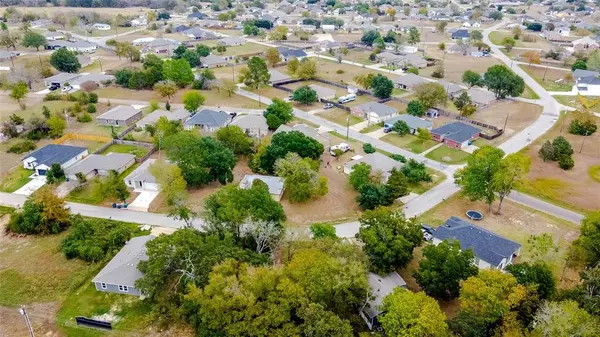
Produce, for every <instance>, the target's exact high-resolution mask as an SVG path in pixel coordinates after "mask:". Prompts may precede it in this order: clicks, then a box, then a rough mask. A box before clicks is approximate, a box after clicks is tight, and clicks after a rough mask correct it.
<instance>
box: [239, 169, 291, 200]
mask: <svg viewBox="0 0 600 337" xmlns="http://www.w3.org/2000/svg"><path fill="white" fill-rule="evenodd" d="M255 180H260V181H262V182H263V183H265V184H267V187H269V194H270V195H271V198H273V200H275V201H279V200H281V197H283V191H284V190H285V186H284V180H283V178H281V177H272V176H263V175H259V174H247V175H245V176H244V178H243V179H242V181H240V188H241V189H244V190H245V189H249V188H251V187H252V184H253V183H254V181H255Z"/></svg>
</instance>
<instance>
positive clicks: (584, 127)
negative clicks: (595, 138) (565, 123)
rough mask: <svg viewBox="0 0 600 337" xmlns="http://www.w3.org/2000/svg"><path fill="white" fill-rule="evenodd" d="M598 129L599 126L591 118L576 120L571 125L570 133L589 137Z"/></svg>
mask: <svg viewBox="0 0 600 337" xmlns="http://www.w3.org/2000/svg"><path fill="white" fill-rule="evenodd" d="M597 129H598V126H597V125H596V123H594V121H593V120H592V119H591V118H576V119H574V120H572V121H571V124H569V132H570V133H572V134H574V135H580V136H589V135H592V134H593V133H594V132H596V130H597Z"/></svg>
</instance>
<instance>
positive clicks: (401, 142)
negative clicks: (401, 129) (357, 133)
mask: <svg viewBox="0 0 600 337" xmlns="http://www.w3.org/2000/svg"><path fill="white" fill-rule="evenodd" d="M381 140H383V141H384V142H387V143H390V144H392V145H395V146H397V147H400V148H403V149H405V150H409V151H411V152H414V153H421V152H423V151H425V150H427V149H429V148H431V147H432V146H435V145H436V144H437V142H435V141H433V140H427V141H422V140H420V139H418V138H417V137H415V136H413V135H406V136H400V135H398V134H397V133H394V132H390V133H388V134H387V135H385V136H383V137H381Z"/></svg>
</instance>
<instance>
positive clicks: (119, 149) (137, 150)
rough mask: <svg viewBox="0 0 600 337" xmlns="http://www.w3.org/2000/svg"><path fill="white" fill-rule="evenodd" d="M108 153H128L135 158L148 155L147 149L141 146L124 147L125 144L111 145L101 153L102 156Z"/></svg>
mask: <svg viewBox="0 0 600 337" xmlns="http://www.w3.org/2000/svg"><path fill="white" fill-rule="evenodd" d="M110 152H116V153H130V154H134V155H135V156H136V157H137V158H141V157H143V156H144V155H145V154H146V153H148V149H147V148H145V147H143V146H135V145H126V144H112V145H111V146H109V147H108V148H107V149H106V150H104V152H102V154H107V153H110Z"/></svg>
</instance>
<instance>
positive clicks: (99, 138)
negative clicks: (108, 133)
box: [54, 133, 112, 144]
mask: <svg viewBox="0 0 600 337" xmlns="http://www.w3.org/2000/svg"><path fill="white" fill-rule="evenodd" d="M70 139H73V140H89V141H92V142H102V143H108V142H110V141H112V138H110V137H104V136H94V135H81V134H77V133H65V134H64V135H63V136H62V137H60V138H58V139H55V140H54V144H62V143H64V142H66V141H67V140H70Z"/></svg>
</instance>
